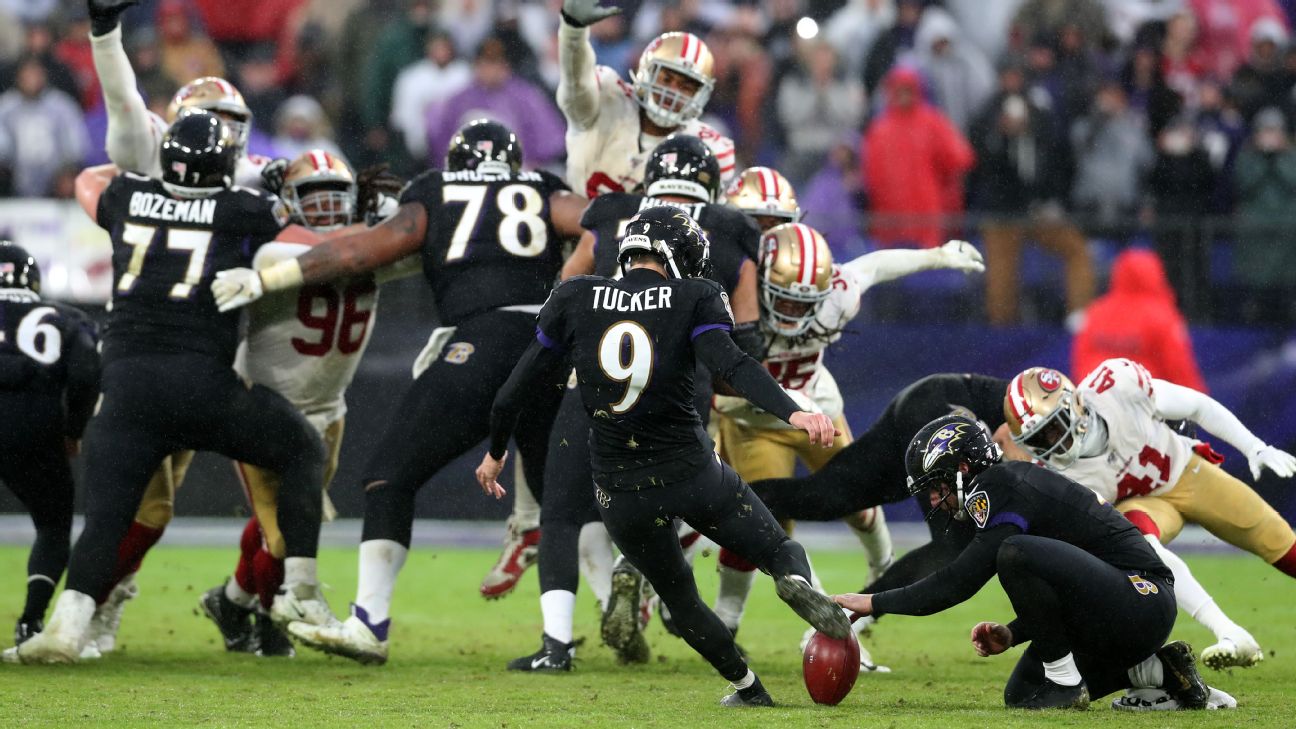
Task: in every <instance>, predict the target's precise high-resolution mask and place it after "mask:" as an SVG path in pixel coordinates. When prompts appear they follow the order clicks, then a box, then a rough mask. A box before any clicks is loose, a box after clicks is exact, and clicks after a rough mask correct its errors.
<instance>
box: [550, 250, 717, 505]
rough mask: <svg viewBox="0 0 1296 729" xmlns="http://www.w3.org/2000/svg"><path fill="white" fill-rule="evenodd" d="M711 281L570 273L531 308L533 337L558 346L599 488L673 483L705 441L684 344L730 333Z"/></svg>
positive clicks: (696, 461) (690, 470) (696, 462)
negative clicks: (568, 368)
mask: <svg viewBox="0 0 1296 729" xmlns="http://www.w3.org/2000/svg"><path fill="white" fill-rule="evenodd" d="M732 327H733V315H732V314H731V313H730V310H729V301H728V297H727V296H726V295H725V293H724V291H723V290H721V288H720V286H719V285H717V284H716V283H714V282H712V281H708V280H706V279H671V278H664V277H663V276H661V275H660V274H658V273H655V272H653V271H650V270H646V269H636V270H633V271H631V272H630V273H629V274H627V275H626V276H625V277H624V278H622V279H620V280H613V279H608V278H601V277H596V276H577V277H575V278H572V279H570V280H568V281H567V282H565V283H563V284H562V285H561V286H559V287H558V288H557V289H555V290H554V293H553V296H552V297H551V298H550V300H549V301H548V303H546V304H545V307H544V309H543V310H541V312H540V319H539V331H538V333H537V336H539V337H540V339H541V342H542V343H545V342H548V343H552V344H555V345H557V346H559V347H561V348H563V349H565V350H566V351H567V352H568V355H569V357H570V359H571V363H572V365H573V366H574V367H575V368H576V376H577V379H578V380H579V382H580V391H581V399H582V401H583V402H584V404H585V410H586V412H587V413H589V415H590V419H591V430H590V464H591V466H592V467H593V471H594V481H595V483H597V484H599V485H600V486H602V487H603V488H605V489H608V490H633V489H639V488H646V487H651V486H660V485H663V484H668V483H674V482H677V481H680V480H683V479H685V478H688V477H690V476H692V475H693V474H695V473H696V472H697V470H698V469H699V468H700V467H701V466H702V465H703V464H704V463H705V462H706V459H707V458H711V457H713V453H714V447H713V446H712V444H711V439H710V438H708V437H707V434H706V431H705V430H704V429H703V427H702V420H701V418H700V417H699V416H698V413H697V410H696V409H694V407H693V374H694V362H695V354H694V350H693V340H694V338H696V337H697V336H699V335H700V334H702V333H704V332H706V331H709V330H712V329H726V330H728V329H731V328H732Z"/></svg>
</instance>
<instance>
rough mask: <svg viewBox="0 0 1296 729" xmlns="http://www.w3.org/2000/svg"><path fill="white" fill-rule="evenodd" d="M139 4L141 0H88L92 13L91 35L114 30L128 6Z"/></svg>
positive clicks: (104, 33) (99, 34)
mask: <svg viewBox="0 0 1296 729" xmlns="http://www.w3.org/2000/svg"><path fill="white" fill-rule="evenodd" d="M137 4H139V0H86V5H87V6H88V10H89V13H90V35H95V36H104V35H108V34H109V33H111V32H113V28H116V27H117V21H118V19H120V18H121V14H122V13H124V12H126V8H129V7H130V6H132V5H137Z"/></svg>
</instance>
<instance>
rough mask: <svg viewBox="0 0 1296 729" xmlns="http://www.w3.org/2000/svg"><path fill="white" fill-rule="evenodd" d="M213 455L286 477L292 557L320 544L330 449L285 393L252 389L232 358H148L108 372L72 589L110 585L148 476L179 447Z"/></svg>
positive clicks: (92, 436) (95, 591) (285, 527)
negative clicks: (231, 363)
mask: <svg viewBox="0 0 1296 729" xmlns="http://www.w3.org/2000/svg"><path fill="white" fill-rule="evenodd" d="M179 450H196V451H214V452H216V453H220V454H221V455H224V456H228V457H229V458H232V459H234V460H237V461H241V462H243V463H250V464H252V465H254V466H259V467H261V468H264V469H266V470H269V471H272V472H274V473H276V474H278V475H279V477H280V480H281V483H280V487H279V528H280V530H281V531H282V532H283V535H284V541H285V542H286V544H287V556H289V557H314V556H315V550H316V548H317V546H318V544H319V527H320V510H321V508H322V496H321V488H322V484H321V481H322V479H323V464H324V447H323V445H322V444H321V443H320V439H319V435H318V434H317V433H316V432H315V429H314V428H312V427H311V426H310V424H309V423H307V422H306V419H305V418H304V417H302V415H301V414H300V413H299V412H297V410H296V409H295V408H294V407H293V406H292V405H291V404H289V402H288V401H287V400H285V399H284V398H283V397H282V396H280V395H279V394H277V393H275V392H274V391H273V390H270V389H268V388H265V387H261V386H259V385H257V386H253V387H251V388H249V387H247V386H246V385H245V384H244V383H243V382H242V381H241V380H240V379H239V378H238V376H237V375H236V374H235V373H234V370H233V369H232V368H231V367H230V366H229V365H228V364H227V363H224V362H221V361H219V360H217V359H214V358H212V357H205V356H202V355H197V354H140V355H136V356H133V357H126V358H121V359H115V360H112V361H111V362H109V363H108V364H107V365H106V366H105V367H104V371H103V401H102V405H101V407H100V410H99V413H98V414H97V415H96V416H95V417H94V418H92V419H91V421H90V425H89V426H88V427H87V429H86V436H85V447H84V451H85V461H86V474H85V481H86V485H85V492H86V501H85V511H86V525H85V530H84V531H83V532H82V533H81V537H80V538H79V539H78V540H77V543H76V546H75V547H73V549H72V559H71V563H70V566H69V568H68V580H67V587H68V589H72V590H76V591H78V592H83V593H85V594H87V595H102V594H104V593H106V592H107V590H108V588H110V587H111V586H112V585H111V581H112V574H113V570H114V567H115V565H116V561H117V546H118V544H120V543H121V540H122V538H123V537H125V536H126V532H127V530H128V529H129V528H130V523H131V520H132V519H133V518H134V516H135V511H136V509H138V508H139V504H140V498H141V497H142V496H143V493H144V489H145V487H146V486H147V485H148V482H149V477H150V476H152V475H153V472H154V471H155V470H156V469H157V467H158V464H159V463H160V462H161V461H162V459H163V458H164V457H166V456H167V455H168V454H170V453H174V452H175V451H179Z"/></svg>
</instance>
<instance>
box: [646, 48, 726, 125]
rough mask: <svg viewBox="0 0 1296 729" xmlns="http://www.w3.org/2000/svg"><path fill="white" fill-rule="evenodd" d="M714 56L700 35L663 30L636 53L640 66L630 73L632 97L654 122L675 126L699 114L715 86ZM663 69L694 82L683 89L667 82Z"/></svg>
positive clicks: (700, 114)
mask: <svg viewBox="0 0 1296 729" xmlns="http://www.w3.org/2000/svg"><path fill="white" fill-rule="evenodd" d="M714 69H715V57H713V56H712V55H711V49H709V48H707V45H706V43H703V42H702V39H701V38H699V37H697V36H695V35H693V34H692V33H678V32H675V33H663V34H661V35H659V36H657V37H656V38H654V39H653V41H652V42H651V43H649V44H648V47H647V48H645V49H644V51H643V53H642V54H640V55H639V66H638V67H637V68H636V69H635V70H634V72H633V73H631V74H630V79H631V82H632V84H633V86H634V92H635V98H637V99H638V100H639V105H640V106H642V107H643V109H644V111H645V112H646V113H647V114H648V118H649V119H651V120H652V122H653V123H654V124H657V125H659V126H663V127H677V126H679V125H680V124H683V123H684V122H686V121H688V120H690V119H696V118H698V117H699V116H702V110H703V109H704V108H706V105H707V101H709V100H710V99H711V90H712V89H713V88H715V71H714ZM662 71H674V72H675V73H678V74H680V75H683V76H686V77H688V78H689V79H691V80H692V81H693V82H694V83H696V84H697V90H695V91H693V92H692V93H691V94H690V93H685V92H683V91H680V90H678V89H675V88H672V87H670V86H668V85H667V84H666V83H665V82H664V80H663V79H662V78H661V73H662Z"/></svg>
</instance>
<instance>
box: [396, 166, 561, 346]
mask: <svg viewBox="0 0 1296 729" xmlns="http://www.w3.org/2000/svg"><path fill="white" fill-rule="evenodd" d="M566 189H567V185H566V184H565V183H563V181H562V180H560V179H559V178H558V177H557V176H555V175H551V174H549V173H548V172H543V171H536V172H508V171H503V172H494V171H482V170H461V171H456V172H451V171H448V170H446V171H443V170H429V171H427V172H425V173H423V174H422V175H419V176H418V177H416V178H414V180H413V181H411V182H410V184H409V185H408V186H407V187H406V188H405V190H404V191H403V192H402V193H401V197H400V202H401V204H406V203H417V204H419V205H422V206H423V207H424V208H425V209H426V210H427V220H428V222H427V237H426V239H425V240H424V242H423V252H422V256H423V273H424V275H425V276H426V277H427V280H428V283H429V284H430V285H431V287H432V295H433V296H434V297H435V298H436V306H437V312H438V313H439V314H440V317H441V323H442V325H443V326H457V325H458V324H460V323H462V322H464V321H465V320H467V319H470V318H472V317H473V316H475V315H477V314H481V313H484V312H487V311H490V310H492V309H501V308H506V307H523V306H527V307H536V308H537V309H538V307H539V306H540V305H541V304H543V303H544V301H545V299H546V297H548V295H549V291H550V289H552V288H553V283H554V281H555V280H556V279H557V278H558V272H559V271H560V270H561V269H562V248H561V246H560V245H559V243H560V241H559V239H558V234H557V233H556V232H555V230H554V227H553V223H552V222H551V221H550V218H549V198H550V196H551V195H552V194H553V193H555V192H558V191H561V190H566Z"/></svg>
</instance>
